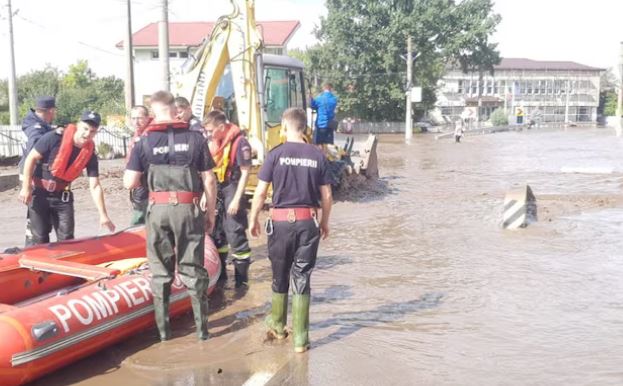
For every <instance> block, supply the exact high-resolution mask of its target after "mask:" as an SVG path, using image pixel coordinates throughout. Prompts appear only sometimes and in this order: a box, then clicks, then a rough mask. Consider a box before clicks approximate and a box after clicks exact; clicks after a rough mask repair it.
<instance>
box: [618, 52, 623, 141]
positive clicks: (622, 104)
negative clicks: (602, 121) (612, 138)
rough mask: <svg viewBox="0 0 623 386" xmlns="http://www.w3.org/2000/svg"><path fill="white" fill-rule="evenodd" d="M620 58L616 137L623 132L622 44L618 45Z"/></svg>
mask: <svg viewBox="0 0 623 386" xmlns="http://www.w3.org/2000/svg"><path fill="white" fill-rule="evenodd" d="M620 44H621V47H620V50H621V52H620V57H619V96H618V98H617V109H616V115H617V116H616V131H617V135H618V136H621V132H622V131H623V122H622V121H621V116H622V115H623V42H621V43H620Z"/></svg>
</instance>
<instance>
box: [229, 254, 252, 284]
mask: <svg viewBox="0 0 623 386" xmlns="http://www.w3.org/2000/svg"><path fill="white" fill-rule="evenodd" d="M233 263H234V275H235V278H236V288H240V287H242V286H247V287H248V286H249V265H251V260H250V259H234V260H233Z"/></svg>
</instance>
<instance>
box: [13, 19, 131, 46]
mask: <svg viewBox="0 0 623 386" xmlns="http://www.w3.org/2000/svg"><path fill="white" fill-rule="evenodd" d="M16 17H18V18H20V19H21V20H23V21H25V22H27V23H30V24H32V25H34V26H36V27H39V28H41V29H43V30H44V31H50V28H48V27H46V26H44V25H41V24H39V23H37V22H35V21H32V20H30V19H27V18H25V17H24V16H22V15H19V14H18V15H16ZM53 32H54V33H56V34H59V31H58V30H54V31H53ZM73 41H75V42H76V43H78V44H80V45H82V46H85V47H88V48H91V49H93V50H97V51H100V52H104V53H106V54H109V55H114V56H123V55H122V54H120V53H118V52H113V51H108V50H107V49H105V48H101V47H97V46H94V45H92V44H89V43H85V42H83V41H81V40H73Z"/></svg>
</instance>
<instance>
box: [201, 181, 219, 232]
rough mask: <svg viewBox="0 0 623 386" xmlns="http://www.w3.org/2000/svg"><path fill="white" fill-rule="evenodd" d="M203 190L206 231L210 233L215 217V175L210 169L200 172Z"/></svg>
mask: <svg viewBox="0 0 623 386" xmlns="http://www.w3.org/2000/svg"><path fill="white" fill-rule="evenodd" d="M201 179H202V180H203V192H204V197H205V198H206V208H205V210H206V220H207V226H206V233H212V230H213V229H214V218H215V217H216V176H215V175H214V172H213V171H212V170H208V171H205V172H201Z"/></svg>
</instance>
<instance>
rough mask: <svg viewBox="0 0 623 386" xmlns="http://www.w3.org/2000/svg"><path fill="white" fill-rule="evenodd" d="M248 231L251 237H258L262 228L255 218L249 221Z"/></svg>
mask: <svg viewBox="0 0 623 386" xmlns="http://www.w3.org/2000/svg"><path fill="white" fill-rule="evenodd" d="M249 231H250V232H251V236H253V237H260V234H261V233H262V228H261V227H260V221H259V220H258V219H257V218H255V219H251V229H250V230H249Z"/></svg>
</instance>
